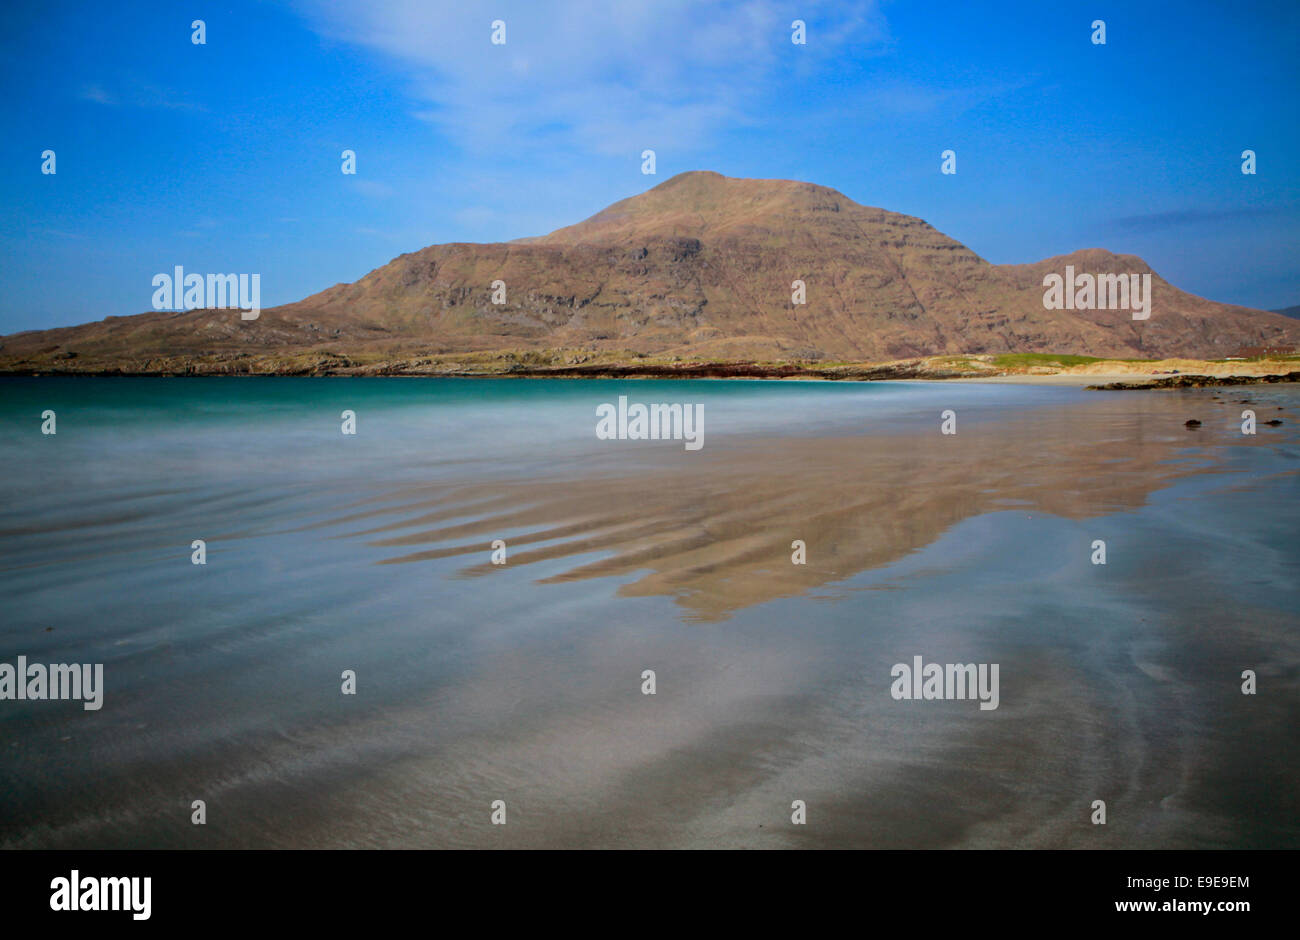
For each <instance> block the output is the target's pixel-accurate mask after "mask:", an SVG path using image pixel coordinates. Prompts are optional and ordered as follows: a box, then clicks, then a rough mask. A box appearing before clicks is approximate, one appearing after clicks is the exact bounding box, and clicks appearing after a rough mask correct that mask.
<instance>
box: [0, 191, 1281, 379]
mask: <svg viewBox="0 0 1300 940" xmlns="http://www.w3.org/2000/svg"><path fill="white" fill-rule="evenodd" d="M1066 265H1073V266H1074V268H1075V270H1076V271H1077V272H1079V273H1084V272H1087V273H1092V274H1103V273H1116V274H1134V273H1138V274H1144V273H1150V274H1151V275H1152V278H1151V281H1152V294H1153V297H1152V314H1151V316H1150V319H1148V320H1144V321H1134V320H1133V319H1132V317H1131V314H1130V313H1129V312H1128V311H1126V310H1046V309H1044V306H1043V286H1042V282H1043V276H1044V275H1045V274H1047V273H1050V272H1056V273H1063V272H1064V269H1065V267H1066ZM796 279H798V280H802V281H803V282H804V283H805V285H806V303H804V304H796V303H793V302H792V299H791V293H792V290H791V283H792V282H793V281H795V280H796ZM498 280H499V281H504V282H505V285H506V288H505V290H506V300H505V303H502V304H496V303H493V301H492V293H493V291H492V286H491V285H492V283H493V282H494V281H498ZM1297 341H1300V324H1298V323H1297V322H1296V321H1295V320H1294V319H1289V318H1287V317H1284V316H1280V315H1278V314H1274V313H1268V312H1265V311H1260V310H1251V309H1248V308H1244V307H1236V306H1231V305H1228V304H1220V303H1215V302H1213V301H1209V300H1205V299H1203V298H1199V297H1195V296H1193V295H1191V294H1187V293H1185V292H1183V291H1180V290H1178V289H1177V288H1176V287H1174V286H1172V285H1170V284H1169V283H1167V282H1166V281H1164V280H1163V279H1162V278H1161V277H1160V276H1159V275H1158V274H1156V273H1155V272H1152V271H1151V269H1150V268H1149V267H1148V266H1147V264H1146V263H1145V262H1144V261H1142V259H1140V258H1137V257H1134V256H1131V255H1113V254H1111V253H1109V252H1106V251H1102V250H1088V251H1079V252H1075V253H1074V254H1071V255H1066V256H1062V257H1057V258H1050V259H1047V260H1045V261H1040V262H1037V263H1035V264H1026V265H992V264H989V263H988V262H986V261H984V260H983V259H982V258H980V257H979V256H978V255H976V254H975V253H974V252H972V251H970V249H968V248H966V247H965V246H963V245H961V244H960V243H958V242H956V241H954V240H953V239H951V238H949V237H947V236H946V235H944V234H942V233H941V232H939V231H937V230H935V229H934V228H933V227H931V226H930V225H929V224H927V223H926V222H923V221H922V220H920V219H917V218H913V217H910V216H906V215H900V214H898V213H894V212H888V211H886V210H884V209H876V208H869V207H866V206H861V205H858V204H857V203H855V202H853V201H852V200H850V199H848V198H847V197H846V196H844V195H842V194H841V193H838V192H836V191H835V190H832V189H828V188H826V187H823V186H816V185H813V184H810V183H800V182H792V181H787V180H750V179H730V178H727V177H724V176H720V175H719V174H717V173H710V172H691V173H683V174H681V175H679V176H675V177H673V178H672V179H670V180H668V181H666V182H664V183H662V184H660V185H659V186H657V187H655V188H654V189H651V190H649V191H648V192H645V193H642V194H640V195H637V196H633V197H631V198H629V199H624V200H622V201H621V202H618V203H615V204H614V205H612V206H610V207H609V208H607V209H605V210H603V211H602V212H600V213H598V214H596V215H595V216H592V217H591V218H589V219H587V220H586V221H583V222H580V223H578V224H577V225H573V226H570V227H568V228H563V229H560V230H558V231H555V232H552V233H551V234H549V235H545V236H541V237H537V238H527V239H521V240H519V241H514V242H508V243H503V244H447V245H434V246H432V247H429V248H424V249H422V250H420V251H416V252H413V253H411V254H406V255H402V256H400V257H398V258H396V259H394V260H393V261H391V262H390V263H388V264H386V265H384V266H383V267H381V268H378V269H376V270H374V271H372V272H370V273H369V274H367V275H366V276H365V277H363V278H361V279H360V280H359V281H357V282H355V283H353V284H339V285H336V286H334V287H331V288H329V289H328V290H325V291H322V292H321V293H319V294H316V295H314V296H311V297H308V298H306V299H304V300H301V301H298V302H297V303H292V304H287V305H285V306H282V307H277V308H272V309H267V310H264V311H262V313H261V315H260V317H259V318H258V319H257V320H253V321H246V320H242V319H241V318H240V314H239V311H237V310H193V311H189V312H183V313H158V312H154V313H145V314H141V315H138V316H133V317H110V318H109V319H107V320H104V321H101V322H99V323H92V324H87V325H84V326H78V327H69V328H63V329H55V330H43V331H36V332H28V333H20V334H15V335H12V336H7V337H4V338H3V341H2V342H3V345H2V346H0V370H8V371H13V370H28V369H33V368H40V369H49V370H51V371H55V370H67V371H98V370H112V371H117V370H122V371H138V372H148V371H177V366H178V363H181V364H184V363H188V366H187V367H186V368H181V369H180V371H190V370H194V371H246V369H244V368H241V367H239V365H238V364H239V363H240V362H245V363H247V362H249V361H259V360H260V361H263V362H266V361H271V362H290V361H299V360H301V359H303V358H304V357H305V358H306V359H310V358H311V357H312V356H325V357H334V358H335V359H337V360H341V361H347V360H348V359H349V357H362V358H365V359H368V360H370V361H374V360H375V359H376V358H379V359H383V358H385V357H392V358H404V359H408V360H409V359H410V358H411V357H419V356H438V355H444V356H445V355H447V354H474V353H484V352H490V351H501V350H516V351H527V350H541V349H546V350H570V351H573V356H572V357H571V361H582V359H583V356H584V355H596V354H608V353H611V352H626V353H628V354H632V355H654V356H661V357H675V356H680V357H683V358H707V359H721V360H735V361H759V360H762V361H771V360H814V361H816V360H820V361H840V360H843V361H879V360H890V359H900V358H905V357H914V356H926V355H942V354H956V353H1004V352H1054V353H1074V354H1084V355H1092V356H1107V357H1143V358H1161V357H1168V356H1184V357H1200V358H1216V357H1223V356H1229V355H1232V354H1233V353H1234V352H1235V351H1236V350H1237V349H1239V348H1241V347H1246V346H1264V345H1276V344H1296V343H1297ZM267 357H271V358H270V359H268V358H267ZM253 371H264V370H263V369H261V368H258V369H254V370H253Z"/></svg>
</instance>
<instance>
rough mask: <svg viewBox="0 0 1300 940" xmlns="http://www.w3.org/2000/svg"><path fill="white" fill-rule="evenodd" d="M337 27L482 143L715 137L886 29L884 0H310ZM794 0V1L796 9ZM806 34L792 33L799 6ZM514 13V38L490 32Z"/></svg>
mask: <svg viewBox="0 0 1300 940" xmlns="http://www.w3.org/2000/svg"><path fill="white" fill-rule="evenodd" d="M299 7H300V8H301V9H302V11H303V13H304V16H305V18H306V19H307V21H308V22H309V23H310V24H311V25H312V27H313V28H314V29H316V30H317V31H318V32H319V33H320V34H321V35H323V36H325V37H326V38H328V39H330V40H332V41H337V42H344V43H348V44H352V45H357V46H360V47H363V48H367V49H370V50H372V51H373V52H376V53H378V54H380V55H381V56H383V57H385V58H387V59H390V60H393V61H395V62H397V63H399V64H400V66H401V67H402V68H403V69H404V70H405V71H406V72H407V75H408V79H409V82H410V85H409V88H410V92H411V95H412V97H413V98H414V99H415V100H416V102H417V104H416V105H415V107H414V108H413V109H412V113H413V114H414V115H415V116H416V117H418V118H420V119H422V120H426V121H429V122H430V123H432V124H434V125H435V126H437V127H438V128H439V129H440V130H441V131H443V132H444V133H445V134H446V135H447V136H448V137H449V138H450V139H452V140H453V141H454V142H455V143H456V144H457V145H458V146H460V147H463V148H465V149H466V150H467V151H469V152H471V153H474V152H477V153H491V152H496V151H498V150H500V149H501V148H511V149H512V151H513V152H515V153H518V152H519V151H521V150H526V149H530V148H536V147H545V146H548V144H553V145H555V146H557V147H561V148H579V149H581V150H583V151H585V152H588V153H593V154H599V155H607V156H612V155H615V154H621V155H626V154H629V153H639V152H640V151H641V150H642V149H643V148H646V147H649V148H652V149H665V150H667V149H675V150H679V151H680V150H686V149H691V148H695V147H702V146H705V145H707V144H708V143H709V142H710V140H711V139H712V137H713V135H714V133H715V132H716V131H717V130H718V129H719V128H721V127H726V126H735V125H744V124H747V123H751V122H752V121H753V120H754V119H756V118H757V117H758V116H759V114H760V113H761V109H762V107H763V105H764V102H763V100H762V96H763V94H764V92H765V91H766V90H769V89H771V88H772V87H773V86H774V84H775V83H776V82H778V81H779V80H780V78H781V77H782V75H783V74H785V73H788V72H789V71H790V70H792V69H803V68H807V67H808V64H809V63H810V62H814V61H820V60H823V59H825V58H827V57H829V56H831V55H833V54H835V53H836V51H837V50H839V51H843V50H844V49H845V48H850V49H851V51H852V52H853V53H855V54H868V53H869V52H870V51H871V50H872V49H874V48H878V47H879V46H880V45H881V43H882V42H883V41H884V40H885V28H884V24H883V20H882V19H881V17H880V15H879V13H878V10H877V5H876V3H875V0H861V2H857V3H852V2H847V3H846V2H831V0H802V2H800V3H799V4H793V5H792V4H788V3H778V2H775V0H718V2H713V3H700V2H699V0H617V2H595V0H556V2H548V3H537V2H535V0H522V2H521V0H490V2H476V0H469V2H465V0H459V2H449V3H430V2H428V0H394V2H386V3H374V2H371V0H299ZM792 10H795V12H794V13H793V14H792V13H791V11H792ZM796 17H797V18H801V19H804V20H805V21H806V22H807V24H808V25H807V30H808V45H807V46H798V47H792V44H791V42H790V33H791V29H790V25H791V21H792V19H794V18H796ZM497 19H501V20H504V21H505V23H506V43H505V44H504V45H493V44H492V43H491V41H490V39H491V31H492V22H493V21H494V20H497Z"/></svg>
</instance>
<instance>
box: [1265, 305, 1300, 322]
mask: <svg viewBox="0 0 1300 940" xmlns="http://www.w3.org/2000/svg"><path fill="white" fill-rule="evenodd" d="M1270 313H1280V314H1282V316H1284V317H1291V318H1292V319H1297V320H1300V307H1283V308H1282V309H1281V310H1272V311H1270Z"/></svg>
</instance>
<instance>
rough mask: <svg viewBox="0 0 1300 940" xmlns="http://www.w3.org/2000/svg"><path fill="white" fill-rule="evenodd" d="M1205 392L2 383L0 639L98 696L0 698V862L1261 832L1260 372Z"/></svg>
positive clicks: (1263, 545)
mask: <svg viewBox="0 0 1300 940" xmlns="http://www.w3.org/2000/svg"><path fill="white" fill-rule="evenodd" d="M620 394H625V395H628V396H629V398H630V399H632V400H633V401H642V402H691V403H701V404H703V406H704V415H705V446H704V448H703V449H702V450H701V451H699V452H694V453H692V452H687V451H685V450H684V449H683V448H682V445H681V443H680V442H674V441H655V442H640V441H600V440H597V439H596V437H595V433H594V428H595V422H596V415H595V408H596V406H597V405H598V404H600V403H601V402H605V401H614V400H616V398H617V396H618V395H620ZM1213 395H1214V392H1213V391H1206V392H1190V393H1171V394H1169V395H1161V394H1155V393H1130V394H1121V395H1098V394H1097V393H1088V392H1084V391H1081V390H1075V389H1053V388H1046V389H1044V388H1021V387H1010V386H993V385H961V386H956V385H944V384H938V383H935V384H931V383H872V384H848V383H844V384H838V383H762V382H724V381H707V382H701V381H686V382H675V381H647V382H621V381H603V380H602V381H586V380H583V381H550V380H439V379H429V380H425V379H373V380H372V379H338V380H332V379H269V378H268V379H185V380H182V379H170V380H164V379H46V378H40V379H0V457H2V458H3V466H4V468H5V472H4V475H3V479H2V480H0V493H3V500H2V501H0V596H3V597H4V599H5V603H4V614H3V619H2V620H0V662H13V661H14V657H16V656H17V655H20V654H21V655H26V656H27V657H28V659H29V660H31V661H38V662H96V663H103V664H104V666H105V685H106V691H105V704H104V707H103V708H102V709H101V710H100V711H97V712H86V711H84V710H83V709H82V708H81V707H80V705H79V704H77V703H71V702H14V701H3V702H0V747H3V748H4V753H5V756H6V760H5V761H4V762H3V764H2V765H0V793H3V796H0V844H4V845H8V846H23V847H98V846H125V845H133V846H159V847H163V846H167V847H172V846H175V847H189V846H193V847H213V846H248V847H255V846H256V847H260V846H398V845H405V846H441V845H447V846H492V845H515V846H596V845H620V846H673V845H717V846H805V845H806V846H847V845H855V846H895V847H896V846H993V845H1008V846H1016V845H1059V846H1072V847H1085V846H1090V845H1105V846H1137V845H1143V846H1155V847H1159V846H1181V845H1190V846H1258V845H1289V846H1295V845H1296V844H1297V843H1300V829H1298V827H1297V823H1296V820H1297V818H1300V816H1298V815H1297V813H1296V812H1295V810H1296V809H1297V806H1296V796H1295V793H1296V788H1295V786H1294V781H1295V779H1296V771H1297V758H1296V754H1297V753H1300V752H1298V751H1297V749H1296V746H1295V745H1296V744H1297V743H1300V742H1297V740H1296V738H1297V731H1296V728H1297V723H1296V722H1295V718H1296V717H1297V716H1296V705H1297V701H1298V698H1297V682H1298V681H1300V652H1298V649H1300V644H1297V634H1296V626H1297V616H1296V611H1297V610H1300V544H1298V540H1297V539H1298V537H1297V533H1298V532H1300V527H1298V526H1297V523H1300V511H1298V510H1297V505H1298V504H1297V501H1296V499H1295V497H1296V495H1297V488H1296V475H1295V474H1296V469H1297V466H1298V464H1297V458H1298V457H1300V446H1298V445H1297V439H1296V435H1295V428H1294V425H1292V424H1290V423H1289V422H1290V421H1291V416H1292V415H1295V414H1297V412H1300V394H1297V392H1296V390H1295V389H1293V388H1290V387H1282V386H1278V387H1272V388H1260V389H1251V390H1250V391H1249V396H1250V398H1251V399H1252V401H1253V402H1254V403H1255V404H1254V405H1253V407H1255V408H1256V409H1257V410H1258V411H1259V413H1260V414H1261V416H1263V417H1269V416H1271V415H1272V414H1281V415H1283V416H1284V420H1285V421H1286V422H1288V423H1286V424H1284V425H1282V426H1281V427H1280V428H1268V429H1264V428H1261V433H1260V434H1259V435H1257V436H1256V437H1255V438H1252V439H1249V440H1245V439H1243V438H1242V437H1241V436H1240V435H1239V434H1237V433H1236V432H1235V423H1234V422H1235V421H1236V420H1237V419H1236V417H1235V415H1236V413H1237V412H1239V411H1240V409H1241V408H1242V407H1247V406H1245V405H1242V406H1238V405H1236V404H1234V403H1232V402H1226V403H1222V404H1220V403H1213V402H1212V401H1211V397H1212V396H1213ZM1223 397H1224V398H1227V399H1235V398H1238V397H1246V393H1244V392H1238V393H1232V392H1230V391H1229V392H1227V393H1225V394H1224V395H1223ZM947 408H953V409H955V410H956V411H957V413H958V421H959V433H958V434H957V435H956V436H955V437H953V438H951V439H949V438H943V437H940V436H939V434H938V431H939V421H940V418H939V413H940V412H941V411H942V410H944V409H947ZM45 409H52V410H54V411H55V412H56V413H57V421H58V433H57V434H56V435H53V436H46V435H42V434H41V433H40V425H41V413H42V411H44V410H45ZM347 409H351V410H353V411H355V412H356V414H357V428H358V433H357V434H356V435H355V436H345V435H343V434H342V433H341V432H340V421H341V419H340V413H341V412H342V411H344V410H347ZM1265 409H1268V414H1265ZM1278 409H1282V410H1281V411H1279V410H1278ZM1192 415H1196V416H1199V417H1200V418H1201V419H1202V420H1204V421H1205V427H1204V429H1203V433H1202V432H1198V433H1197V434H1196V435H1195V436H1192V435H1191V432H1188V431H1187V430H1186V429H1184V428H1183V427H1182V422H1183V420H1184V419H1185V417H1188V416H1192ZM1234 435H1235V436H1234ZM767 528H771V529H773V531H770V532H769V531H765V530H766V529H767ZM794 537H799V538H802V539H804V540H806V541H807V543H808V545H809V564H808V566H807V569H806V572H805V571H803V570H801V573H800V577H804V575H805V574H806V578H805V580H798V579H796V580H794V581H790V580H789V578H790V577H791V574H790V572H791V568H790V565H789V558H788V556H789V548H788V546H789V543H790V541H791V539H792V538H794ZM494 538H502V539H505V540H506V541H507V543H508V544H509V546H510V559H509V561H508V563H507V564H506V565H504V566H493V565H492V564H491V563H490V561H489V558H490V542H491V541H492V539H494ZM1096 538H1104V539H1105V540H1106V541H1107V543H1108V547H1109V553H1110V557H1109V559H1108V563H1107V565H1106V566H1104V567H1100V566H1094V565H1092V564H1090V563H1089V562H1088V556H1089V553H1090V546H1091V544H1092V541H1093V540H1094V539H1096ZM193 539H204V540H206V542H207V564H206V565H203V566H196V565H192V564H191V563H190V552H191V548H190V545H191V541H192V540H193ZM913 655H924V656H925V657H926V659H927V660H928V661H938V662H966V661H977V662H999V663H1001V666H1002V676H1003V679H1002V682H1003V688H1002V692H1001V698H1002V704H1001V705H1000V707H999V708H998V709H997V710H996V711H992V712H980V711H979V710H977V709H974V708H973V707H971V703H969V702H932V703H908V702H896V701H894V700H892V699H891V698H890V696H889V694H888V689H889V669H890V665H891V664H893V663H896V662H905V661H910V659H911V657H912V656H913ZM647 668H652V669H655V670H656V673H657V676H658V683H659V688H658V691H657V693H656V695H654V696H645V695H642V694H641V682H642V680H641V674H642V672H643V670H644V669H647ZM1246 668H1250V669H1254V670H1255V671H1257V673H1258V675H1259V677H1260V693H1259V694H1258V695H1257V696H1254V697H1247V696H1242V695H1241V694H1240V691H1239V685H1240V679H1239V678H1238V677H1239V675H1240V672H1241V670H1242V669H1246ZM344 669H351V670H355V672H356V674H357V687H358V693H357V695H355V696H344V695H342V694H340V684H341V682H340V677H341V673H342V671H343V670H344ZM796 798H798V799H804V800H806V801H807V802H808V804H809V807H810V812H809V815H810V823H809V825H808V826H807V827H792V826H790V825H789V809H788V808H789V805H790V802H791V800H793V799H796ZM1099 798H1101V799H1107V800H1108V802H1109V806H1110V808H1111V809H1110V812H1111V816H1112V819H1111V822H1110V823H1108V825H1107V826H1106V827H1105V828H1100V827H1094V826H1092V825H1091V824H1090V823H1088V815H1089V806H1090V804H1091V801H1092V800H1094V799H1099ZM194 799H204V800H205V801H206V802H207V804H208V813H209V822H208V824H207V825H206V826H204V827H196V826H193V825H191V823H190V809H189V807H190V804H191V802H192V800H194ZM494 799H504V800H506V801H507V804H508V805H509V807H510V813H511V816H510V823H509V825H508V826H507V827H504V829H503V828H501V827H493V826H491V825H490V824H489V823H488V815H489V809H488V807H489V805H490V803H491V801H492V800H494ZM760 827H761V828H760Z"/></svg>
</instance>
